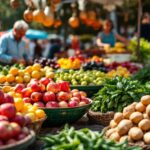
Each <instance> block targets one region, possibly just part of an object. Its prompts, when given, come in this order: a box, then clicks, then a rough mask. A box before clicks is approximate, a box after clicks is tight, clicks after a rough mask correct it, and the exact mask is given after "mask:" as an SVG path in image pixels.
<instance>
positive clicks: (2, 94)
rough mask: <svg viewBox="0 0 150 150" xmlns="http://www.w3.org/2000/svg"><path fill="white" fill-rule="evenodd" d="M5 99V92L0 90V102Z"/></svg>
mask: <svg viewBox="0 0 150 150" xmlns="http://www.w3.org/2000/svg"><path fill="white" fill-rule="evenodd" d="M3 101H4V93H3V92H2V91H1V90H0V104H2V103H3Z"/></svg>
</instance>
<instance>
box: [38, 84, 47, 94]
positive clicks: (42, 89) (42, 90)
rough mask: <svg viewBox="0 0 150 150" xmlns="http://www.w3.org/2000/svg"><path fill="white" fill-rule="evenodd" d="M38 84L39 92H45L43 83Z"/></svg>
mask: <svg viewBox="0 0 150 150" xmlns="http://www.w3.org/2000/svg"><path fill="white" fill-rule="evenodd" d="M39 86H40V88H41V92H45V90H46V87H45V85H44V84H40V85H39Z"/></svg>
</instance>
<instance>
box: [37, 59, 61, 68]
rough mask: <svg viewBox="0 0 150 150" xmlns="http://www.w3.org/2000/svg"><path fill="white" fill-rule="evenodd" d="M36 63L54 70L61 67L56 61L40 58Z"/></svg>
mask: <svg viewBox="0 0 150 150" xmlns="http://www.w3.org/2000/svg"><path fill="white" fill-rule="evenodd" d="M34 63H38V64H40V65H41V66H42V67H45V66H49V67H51V68H53V69H58V68H59V67H60V66H59V64H57V61H56V60H55V59H47V58H39V59H35V60H34Z"/></svg>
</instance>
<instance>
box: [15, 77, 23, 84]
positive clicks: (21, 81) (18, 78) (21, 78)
mask: <svg viewBox="0 0 150 150" xmlns="http://www.w3.org/2000/svg"><path fill="white" fill-rule="evenodd" d="M15 81H16V83H23V77H21V76H16V78H15Z"/></svg>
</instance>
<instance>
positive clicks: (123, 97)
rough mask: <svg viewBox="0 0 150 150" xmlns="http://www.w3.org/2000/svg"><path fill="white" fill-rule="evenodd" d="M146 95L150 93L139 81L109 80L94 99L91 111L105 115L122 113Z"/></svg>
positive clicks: (125, 79) (117, 78)
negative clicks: (126, 107)
mask: <svg viewBox="0 0 150 150" xmlns="http://www.w3.org/2000/svg"><path fill="white" fill-rule="evenodd" d="M144 94H150V91H149V90H147V89H146V88H145V86H143V85H141V84H140V82H139V81H137V80H131V79H128V78H123V77H115V78H113V79H107V80H106V81H105V84H104V87H103V88H102V89H100V90H99V91H98V93H96V94H95V95H94V97H93V98H92V99H93V104H92V107H91V109H92V110H93V111H100V112H103V113H106V112H109V111H114V112H117V111H122V110H123V108H124V107H125V106H127V105H129V104H131V103H132V102H138V101H139V99H140V97H141V96H143V95H144Z"/></svg>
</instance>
